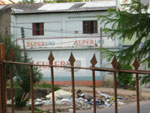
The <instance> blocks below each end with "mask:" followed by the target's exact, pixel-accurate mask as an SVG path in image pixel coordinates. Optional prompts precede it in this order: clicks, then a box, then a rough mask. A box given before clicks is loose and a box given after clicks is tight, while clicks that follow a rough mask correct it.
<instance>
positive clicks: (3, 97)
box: [0, 44, 150, 113]
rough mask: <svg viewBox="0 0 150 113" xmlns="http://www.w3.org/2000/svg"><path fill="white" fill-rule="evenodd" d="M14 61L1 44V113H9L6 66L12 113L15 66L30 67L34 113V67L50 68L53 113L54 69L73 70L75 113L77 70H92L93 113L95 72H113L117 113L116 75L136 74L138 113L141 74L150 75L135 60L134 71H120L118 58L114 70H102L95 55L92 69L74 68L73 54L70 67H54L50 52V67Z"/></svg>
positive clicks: (94, 112)
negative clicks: (119, 73) (8, 70)
mask: <svg viewBox="0 0 150 113" xmlns="http://www.w3.org/2000/svg"><path fill="white" fill-rule="evenodd" d="M12 60H13V52H11V53H10V54H9V61H6V60H5V50H4V44H0V113H7V112H8V111H7V96H6V94H7V92H6V74H5V68H7V67H5V64H9V65H10V76H11V77H10V78H11V100H12V101H11V106H12V113H14V112H15V111H14V87H13V66H14V65H27V66H29V67H30V70H29V72H30V89H31V98H32V113H34V112H35V111H34V88H33V74H34V73H33V67H34V66H49V68H50V72H51V73H50V76H51V87H52V89H51V91H52V113H56V111H55V93H54V76H55V75H54V67H60V68H69V69H71V73H70V75H71V78H72V98H73V99H72V101H73V113H76V104H75V79H74V76H75V72H74V70H75V69H85V70H91V72H92V73H91V76H92V79H93V80H92V81H93V85H92V86H93V108H94V109H93V113H96V90H95V89H96V86H95V72H96V71H105V72H113V76H114V98H115V113H118V104H117V79H116V75H117V73H118V72H125V73H133V74H136V100H137V113H140V103H139V74H150V71H145V70H139V66H140V65H139V63H138V61H137V59H135V61H134V63H133V66H134V70H123V69H120V63H119V62H117V59H116V57H114V58H113V60H112V67H113V68H100V67H95V65H96V64H97V60H96V56H95V54H94V55H93V58H92V59H91V61H90V62H91V67H74V62H75V58H74V56H73V54H72V53H71V55H70V58H69V61H70V66H54V65H53V61H54V56H53V53H52V52H50V55H49V57H48V60H49V65H35V64H33V63H22V62H14V61H12Z"/></svg>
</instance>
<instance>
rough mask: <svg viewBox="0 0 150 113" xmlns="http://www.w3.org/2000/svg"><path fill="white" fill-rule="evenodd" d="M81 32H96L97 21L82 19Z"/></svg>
mask: <svg viewBox="0 0 150 113" xmlns="http://www.w3.org/2000/svg"><path fill="white" fill-rule="evenodd" d="M83 33H84V34H92V33H97V21H96V20H93V21H83Z"/></svg>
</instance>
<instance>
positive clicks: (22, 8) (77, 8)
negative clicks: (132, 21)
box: [3, 0, 116, 15]
mask: <svg viewBox="0 0 150 113" xmlns="http://www.w3.org/2000/svg"><path fill="white" fill-rule="evenodd" d="M115 6H116V5H115V1H110V0H109V1H106V0H105V1H98V2H75V3H47V4H44V3H34V4H12V5H7V6H6V7H4V8H3V10H5V9H8V8H11V9H12V14H19V15H20V14H34V13H35V14H38V13H72V12H89V11H91V12H92V11H101V10H107V9H108V8H115Z"/></svg>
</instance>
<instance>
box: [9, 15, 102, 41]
mask: <svg viewBox="0 0 150 113" xmlns="http://www.w3.org/2000/svg"><path fill="white" fill-rule="evenodd" d="M99 14H104V12H101V13H100V12H92V13H88V12H87V13H59V14H35V15H16V16H15V15H12V17H11V18H12V26H17V27H24V28H26V29H25V38H49V37H68V36H74V37H75V36H87V35H89V34H82V21H83V20H97V19H98V18H97V15H99ZM36 22H44V30H45V32H44V36H32V23H36ZM98 28H100V23H98ZM11 29H12V34H13V36H14V37H15V38H21V30H20V28H15V27H12V28H11ZM75 31H78V33H75ZM98 32H99V30H98ZM98 34H99V33H98ZM93 35H97V34H93Z"/></svg>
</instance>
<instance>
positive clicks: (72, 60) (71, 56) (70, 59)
mask: <svg viewBox="0 0 150 113" xmlns="http://www.w3.org/2000/svg"><path fill="white" fill-rule="evenodd" d="M69 61H70V64H71V66H73V65H74V62H75V58H74V56H73V54H72V52H71V55H70V58H69Z"/></svg>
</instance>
